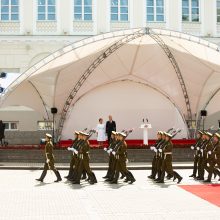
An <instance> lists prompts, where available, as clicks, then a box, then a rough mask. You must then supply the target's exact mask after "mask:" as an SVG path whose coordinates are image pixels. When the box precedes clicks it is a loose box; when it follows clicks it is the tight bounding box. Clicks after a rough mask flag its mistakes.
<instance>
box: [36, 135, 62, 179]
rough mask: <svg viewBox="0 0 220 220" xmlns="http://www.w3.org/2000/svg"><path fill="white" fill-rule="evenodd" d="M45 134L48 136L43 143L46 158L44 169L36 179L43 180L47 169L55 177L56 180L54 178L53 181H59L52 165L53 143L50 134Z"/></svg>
mask: <svg viewBox="0 0 220 220" xmlns="http://www.w3.org/2000/svg"><path fill="white" fill-rule="evenodd" d="M46 136H47V137H48V138H49V139H48V141H47V142H46V145H45V160H46V162H45V164H44V169H43V172H42V174H41V177H40V178H39V179H36V180H38V181H41V182H43V180H44V178H45V176H46V174H47V170H52V171H53V172H54V173H55V175H56V177H57V180H55V181H54V182H59V181H61V180H62V178H61V176H60V173H59V171H58V170H57V169H56V167H55V166H54V155H53V143H52V142H51V138H52V136H51V135H50V134H46Z"/></svg>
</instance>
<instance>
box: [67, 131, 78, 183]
mask: <svg viewBox="0 0 220 220" xmlns="http://www.w3.org/2000/svg"><path fill="white" fill-rule="evenodd" d="M74 134H75V140H74V142H73V145H72V146H71V147H68V150H69V151H72V154H71V160H70V168H69V173H68V175H67V176H65V178H66V179H69V178H70V177H72V175H73V171H74V166H75V164H76V160H77V154H75V152H74V151H75V150H76V149H77V146H78V144H79V142H80V139H79V132H78V131H75V132H74Z"/></svg>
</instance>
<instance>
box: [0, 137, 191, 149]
mask: <svg viewBox="0 0 220 220" xmlns="http://www.w3.org/2000/svg"><path fill="white" fill-rule="evenodd" d="M155 142H156V140H149V144H148V145H144V144H143V140H126V143H127V148H128V149H149V148H150V146H152V145H154V144H155ZM172 142H173V145H174V148H189V147H190V146H191V145H194V144H195V140H193V139H183V140H175V139H174V140H172ZM89 143H90V145H91V148H92V149H102V148H104V147H108V143H107V142H105V143H104V144H103V145H102V146H100V145H99V144H98V142H97V141H96V140H89ZM72 144H73V140H61V141H59V142H58V143H56V144H55V146H54V148H55V149H65V148H68V147H70V146H71V145H72ZM42 148H44V145H41V144H38V145H36V144H33V145H30V144H29V145H25V144H24V145H10V143H9V145H8V146H4V147H2V146H0V149H18V150H19V149H20V150H31V149H42Z"/></svg>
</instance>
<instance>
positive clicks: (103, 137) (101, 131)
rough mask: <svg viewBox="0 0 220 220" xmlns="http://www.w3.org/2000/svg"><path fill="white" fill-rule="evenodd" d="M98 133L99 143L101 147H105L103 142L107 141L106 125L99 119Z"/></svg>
mask: <svg viewBox="0 0 220 220" xmlns="http://www.w3.org/2000/svg"><path fill="white" fill-rule="evenodd" d="M96 132H97V141H98V144H99V145H100V146H102V145H103V142H104V141H106V135H105V124H103V119H102V118H100V119H99V124H97V127H96Z"/></svg>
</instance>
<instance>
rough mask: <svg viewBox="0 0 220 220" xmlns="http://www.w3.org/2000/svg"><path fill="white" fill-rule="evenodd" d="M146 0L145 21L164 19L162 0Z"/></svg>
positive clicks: (160, 20)
mask: <svg viewBox="0 0 220 220" xmlns="http://www.w3.org/2000/svg"><path fill="white" fill-rule="evenodd" d="M146 1H147V9H146V11H147V22H154V21H158V22H163V21H164V0H146Z"/></svg>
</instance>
